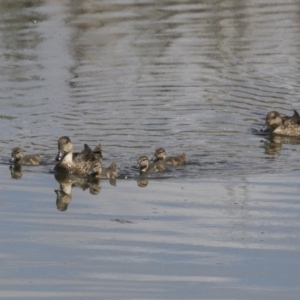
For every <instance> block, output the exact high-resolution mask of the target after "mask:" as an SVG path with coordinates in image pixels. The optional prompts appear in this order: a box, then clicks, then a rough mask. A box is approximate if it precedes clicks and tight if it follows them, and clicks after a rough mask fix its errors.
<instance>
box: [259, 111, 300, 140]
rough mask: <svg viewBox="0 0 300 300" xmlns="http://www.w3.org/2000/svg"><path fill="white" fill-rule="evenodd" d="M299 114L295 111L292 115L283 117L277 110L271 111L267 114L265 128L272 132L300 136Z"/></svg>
mask: <svg viewBox="0 0 300 300" xmlns="http://www.w3.org/2000/svg"><path fill="white" fill-rule="evenodd" d="M298 118H299V114H298V113H297V111H294V115H293V116H292V117H282V116H281V115H280V113H278V112H277V111H270V112H269V113H267V116H266V123H265V126H264V128H263V129H262V130H263V131H265V128H267V129H269V130H270V133H273V134H278V135H286V136H300V119H299V121H298Z"/></svg>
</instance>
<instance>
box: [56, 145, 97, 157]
mask: <svg viewBox="0 0 300 300" xmlns="http://www.w3.org/2000/svg"><path fill="white" fill-rule="evenodd" d="M59 154H60V153H59V152H58V154H57V156H56V158H55V160H56V161H60V160H61V158H62V157H61V156H60V155H59ZM81 154H84V155H86V157H88V155H89V156H90V157H93V156H92V155H91V154H94V157H95V158H96V159H102V158H103V156H102V145H101V143H98V145H96V147H95V148H94V150H92V149H91V148H90V147H89V145H87V144H84V146H83V150H82V151H81V152H75V153H74V152H73V159H74V158H76V157H77V156H79V155H81Z"/></svg>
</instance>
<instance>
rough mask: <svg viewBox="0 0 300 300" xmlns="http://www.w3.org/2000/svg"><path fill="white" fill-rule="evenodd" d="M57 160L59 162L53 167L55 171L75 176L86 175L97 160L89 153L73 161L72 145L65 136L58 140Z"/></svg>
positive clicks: (78, 156)
mask: <svg viewBox="0 0 300 300" xmlns="http://www.w3.org/2000/svg"><path fill="white" fill-rule="evenodd" d="M84 150H85V149H84ZM57 158H59V162H58V163H57V164H56V166H55V167H54V170H55V171H57V172H65V173H70V174H77V175H87V173H88V172H89V170H90V168H91V166H92V163H93V162H94V161H96V160H97V157H96V156H95V155H94V154H93V153H92V152H90V151H87V153H86V152H84V153H82V154H79V155H77V156H76V157H75V158H74V159H73V144H72V142H71V140H70V138H69V137H67V136H63V137H61V138H59V140H58V154H57Z"/></svg>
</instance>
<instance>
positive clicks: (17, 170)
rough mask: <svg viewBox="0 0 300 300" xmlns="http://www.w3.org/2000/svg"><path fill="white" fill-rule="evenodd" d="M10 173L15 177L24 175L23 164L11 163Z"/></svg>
mask: <svg viewBox="0 0 300 300" xmlns="http://www.w3.org/2000/svg"><path fill="white" fill-rule="evenodd" d="M9 170H10V175H11V178H13V179H20V178H22V176H23V171H22V166H21V165H11V166H9Z"/></svg>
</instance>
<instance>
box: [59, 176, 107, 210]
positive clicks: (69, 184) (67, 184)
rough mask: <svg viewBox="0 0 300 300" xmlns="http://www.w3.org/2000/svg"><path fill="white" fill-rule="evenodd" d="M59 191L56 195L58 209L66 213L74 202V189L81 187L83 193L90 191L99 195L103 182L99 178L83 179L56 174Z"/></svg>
mask: <svg viewBox="0 0 300 300" xmlns="http://www.w3.org/2000/svg"><path fill="white" fill-rule="evenodd" d="M54 177H55V179H56V181H57V182H58V183H59V189H57V190H54V192H55V193H56V207H57V209H58V210H59V211H66V210H67V208H68V205H69V204H70V203H71V201H72V188H73V187H74V186H75V187H80V188H81V189H82V190H83V191H85V190H86V189H89V192H90V194H92V195H97V194H99V192H100V190H101V182H100V180H99V179H97V178H82V177H77V176H75V175H73V174H55V175H54Z"/></svg>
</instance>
